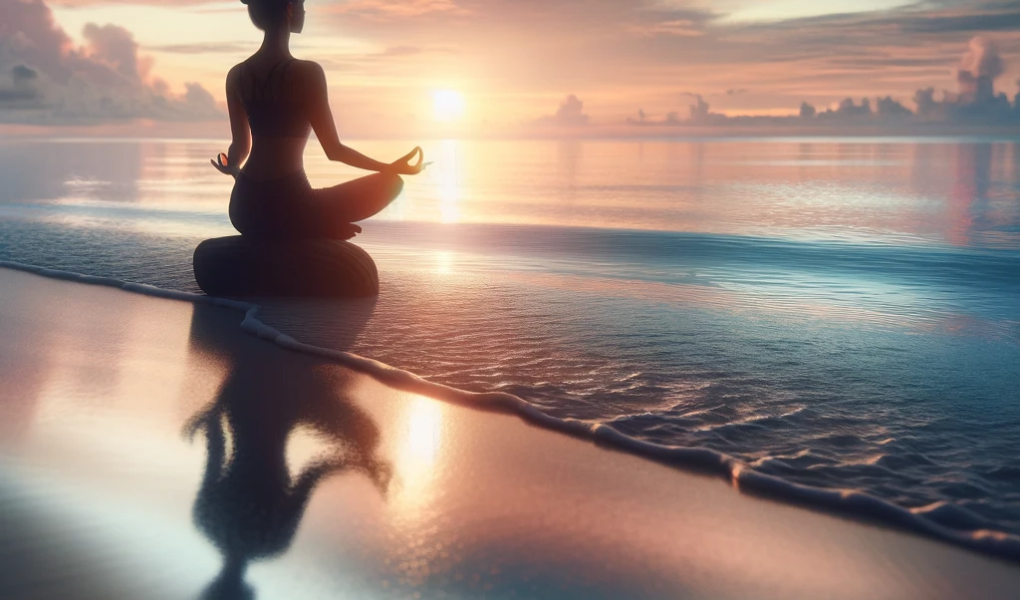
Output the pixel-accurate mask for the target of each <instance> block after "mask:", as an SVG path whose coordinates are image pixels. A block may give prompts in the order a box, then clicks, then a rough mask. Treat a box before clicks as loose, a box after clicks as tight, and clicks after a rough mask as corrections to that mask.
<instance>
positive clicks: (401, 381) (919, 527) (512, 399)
mask: <svg viewBox="0 0 1020 600" xmlns="http://www.w3.org/2000/svg"><path fill="white" fill-rule="evenodd" d="M3 269H11V270H15V271H23V272H28V273H33V274H36V275H40V276H43V277H49V278H54V279H60V280H64V281H71V282H77V283H86V284H91V285H99V286H104V287H110V288H116V289H122V290H124V291H128V292H133V293H136V294H141V295H145V296H150V297H156V298H164V299H172V300H180V301H185V302H189V303H193V304H206V305H212V306H216V307H221V308H229V309H233V310H237V311H241V312H243V314H244V318H243V320H242V321H241V324H240V327H241V329H242V331H244V332H245V333H247V334H250V335H253V336H255V337H257V338H260V339H262V340H265V341H269V342H272V343H273V344H274V345H276V346H279V347H281V348H283V349H286V350H290V351H296V352H298V353H301V354H305V355H308V356H314V357H317V358H320V359H325V360H328V361H331V362H334V363H336V364H339V365H341V366H343V367H346V368H350V369H354V370H355V371H358V372H361V373H364V374H366V375H368V376H370V377H373V378H374V379H376V380H377V381H379V382H380V383H382V384H383V385H386V386H389V387H391V388H394V389H397V390H401V391H406V392H411V393H417V394H422V395H425V396H429V397H431V398H434V399H437V400H440V401H444V402H450V403H453V404H457V405H462V406H467V407H470V408H475V409H483V410H490V411H497V412H504V413H509V414H513V415H516V416H517V417H519V418H520V419H521V420H523V421H524V422H525V423H529V424H533V425H537V426H539V427H541V428H543V429H549V430H552V431H555V432H559V433H566V434H568V435H570V436H572V437H575V438H580V439H584V440H587V441H589V442H592V443H594V444H595V445H598V446H606V447H609V448H612V449H614V450H617V451H622V452H625V453H628V454H631V455H634V456H637V457H640V458H642V459H646V460H651V461H654V462H659V463H664V464H666V465H669V466H671V467H674V468H676V469H679V470H681V471H688V472H690V471H694V472H698V473H707V474H711V475H713V476H714V477H716V478H718V479H722V480H723V481H725V482H727V483H728V484H729V485H730V486H731V487H733V488H735V489H736V490H738V491H740V492H741V493H743V494H749V495H752V496H762V497H765V498H769V499H772V500H779V501H782V502H785V503H788V504H791V505H796V506H801V507H805V508H809V509H812V510H814V511H819V512H822V513H831V514H834V515H837V516H844V517H851V518H854V519H856V520H860V521H863V522H868V523H877V524H881V525H883V526H886V527H889V528H891V529H895V530H900V531H907V532H911V533H913V534H918V535H921V536H924V537H927V538H930V539H934V540H939V541H942V542H946V543H949V544H951V545H955V546H959V547H963V548H967V549H968V550H971V551H975V552H978V553H981V554H985V555H988V556H992V557H996V558H1000V559H1005V560H1008V561H1011V562H1013V563H1020V536H1014V535H1010V534H1007V533H1004V532H999V531H991V530H977V531H974V532H971V533H965V532H961V531H958V530H953V529H950V528H947V527H944V526H941V525H939V524H937V523H935V522H933V521H931V520H929V519H926V518H925V517H924V516H922V515H919V514H916V513H914V512H912V511H910V510H908V509H905V508H902V507H900V506H898V505H895V504H893V503H891V502H887V501H885V500H882V499H879V498H877V497H874V496H871V495H868V494H865V493H862V492H858V491H854V490H838V489H825V488H816V487H812V486H806V485H801V484H796V483H792V482H789V481H786V480H784V479H781V478H779V477H775V476H771V475H766V474H763V473H760V472H757V471H755V470H754V469H752V468H750V467H748V466H747V465H746V464H745V463H743V462H742V461H739V460H737V459H735V458H733V457H730V456H728V455H726V454H723V453H721V452H717V451H714V450H709V449H706V448H686V447H677V446H667V445H662V444H655V443H651V442H646V441H641V440H637V439H635V438H631V437H628V436H626V435H624V434H622V433H619V432H617V431H615V430H613V429H611V428H610V427H608V426H605V425H603V424H599V423H594V424H593V423H589V422H585V421H579V420H572V419H559V418H555V417H551V416H548V415H546V414H545V413H542V412H541V411H539V410H538V409H537V408H536V407H535V406H533V405H531V404H529V403H528V402H527V401H526V400H524V399H522V398H520V397H518V396H514V395H511V394H506V393H501V392H487V393H476V392H467V391H464V390H459V389H456V388H453V387H450V386H446V385H443V384H438V383H432V382H429V381H427V380H425V379H423V378H422V377H420V376H418V375H415V374H413V373H410V372H408V371H404V370H401V369H397V368H394V367H391V366H389V365H386V364H383V363H380V362H378V361H375V360H372V359H369V358H365V357H361V356H358V355H355V354H352V353H348V352H342V351H337V350H329V349H326V348H320V347H316V346H311V345H308V344H304V343H301V342H299V341H298V340H295V339H294V338H293V337H291V336H288V335H285V334H282V333H280V332H279V331H277V330H275V329H273V328H271V327H268V326H266V325H264V324H263V323H262V322H261V321H259V319H258V318H257V315H258V311H259V306H258V305H255V304H250V303H245V302H239V301H234V300H228V299H223V298H213V297H210V296H205V295H200V294H191V293H187V292H178V291H173V290H165V289H162V288H157V287H154V286H149V285H145V284H137V283H130V282H124V281H121V280H118V279H114V278H108V277H95V276H88V275H81V274H77V273H70V272H66V271H58V270H52V269H46V268H42V267H36V266H32V265H24V264H20V263H13V262H7V261H0V272H2V270H3Z"/></svg>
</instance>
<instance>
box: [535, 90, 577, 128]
mask: <svg viewBox="0 0 1020 600" xmlns="http://www.w3.org/2000/svg"><path fill="white" fill-rule="evenodd" d="M588 120H589V119H588V115H586V114H584V102H582V101H581V99H580V98H578V97H577V96H575V95H574V94H570V95H569V96H567V98H566V99H565V100H564V101H563V102H562V103H561V104H560V107H559V108H558V109H557V110H556V114H554V115H550V116H547V117H542V118H541V119H538V121H536V122H535V123H536V124H537V125H541V126H547V127H549V126H552V127H567V128H574V127H584V126H585V125H587V124H588Z"/></svg>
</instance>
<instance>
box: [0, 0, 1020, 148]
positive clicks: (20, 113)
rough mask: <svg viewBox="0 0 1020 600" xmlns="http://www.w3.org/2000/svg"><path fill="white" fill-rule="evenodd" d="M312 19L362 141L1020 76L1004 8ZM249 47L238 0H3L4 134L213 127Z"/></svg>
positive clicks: (545, 10) (741, 107) (450, 12)
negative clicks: (232, 73)
mask: <svg viewBox="0 0 1020 600" xmlns="http://www.w3.org/2000/svg"><path fill="white" fill-rule="evenodd" d="M306 10H307V22H306V28H305V33H304V34H302V35H298V36H295V37H294V38H293V40H292V42H293V48H294V53H295V55H296V56H298V57H299V58H307V59H312V60H316V61H318V62H320V63H321V64H322V65H323V67H324V68H325V69H326V73H327V77H328V78H329V82H330V86H331V90H330V93H331V102H332V104H333V107H334V111H335V115H336V117H337V121H338V125H339V126H340V129H341V130H342V131H343V132H345V133H346V134H347V135H349V136H356V137H372V136H385V137H392V136H415V135H439V136H453V135H466V136H498V135H528V134H538V133H540V132H543V131H549V130H555V131H568V130H579V129H583V130H586V131H601V132H607V133H609V134H614V135H615V134H625V133H626V132H627V131H638V130H641V131H644V130H647V129H648V128H642V127H639V126H638V125H641V124H660V123H665V124H670V123H673V122H678V121H679V120H682V119H687V118H688V117H689V116H692V117H693V116H694V113H692V112H691V111H690V110H689V107H690V106H691V105H696V104H697V103H698V96H700V97H701V101H702V103H703V105H704V110H703V111H702V112H701V113H699V114H702V115H726V116H729V117H735V116H739V115H749V116H760V115H774V116H787V115H797V114H799V111H800V107H801V104H802V102H807V103H809V104H811V105H812V106H813V107H816V108H817V110H818V111H819V112H823V111H824V110H825V109H827V108H830V107H835V106H836V105H837V104H838V103H839V102H840V101H841V100H843V99H845V98H847V97H853V98H854V99H855V100H856V101H858V102H860V101H861V99H862V98H864V97H868V98H870V102H871V103H872V105H874V106H876V111H877V110H878V109H877V104H876V99H877V98H878V97H886V96H891V98H892V99H893V100H895V101H898V102H899V103H901V104H902V105H903V106H904V107H905V108H906V109H908V110H909V111H916V110H917V106H916V104H915V102H914V96H915V92H916V91H917V90H919V89H924V88H929V87H933V88H935V90H936V91H937V92H938V91H939V90H948V91H949V92H950V95H949V96H945V97H944V99H946V100H947V101H949V100H952V99H953V98H955V96H952V94H955V93H957V92H960V91H962V88H961V85H962V84H961V81H962V80H963V79H962V78H961V71H967V72H972V73H973V75H974V77H975V78H978V77H979V76H980V75H982V74H983V73H985V71H987V75H988V77H989V79H990V80H992V81H994V83H995V87H996V91H997V92H1004V93H1005V94H1006V95H1007V96H1008V99H1009V100H1010V101H1012V99H1013V96H1014V94H1015V93H1016V91H1017V85H1016V83H1015V82H1016V79H1017V78H1018V77H1020V66H1018V64H1017V63H1018V62H1020V61H1017V60H1015V59H1016V56H1017V54H1018V52H1020V34H1018V29H1020V5H1018V3H1016V2H1005V1H999V0H978V1H963V0H930V1H927V2H902V1H898V0H853V1H851V0H827V1H825V2H819V1H817V0H811V1H808V0H775V1H771V2H770V1H761V0H757V1H756V0H719V1H715V2H708V1H707V0H543V1H538V0H307V2H306ZM975 38H976V39H975ZM260 41H261V32H259V31H258V30H256V29H255V27H254V26H252V24H251V22H250V21H249V19H248V16H247V12H246V9H245V7H244V6H243V5H242V4H241V3H240V2H239V1H236V0H234V1H229V2H204V1H202V0H172V1H171V0H166V1H162V0H45V1H43V0H32V1H30V2H25V1H23V0H0V122H2V123H3V124H2V125H0V132H7V133H23V132H30V131H31V132H38V131H48V132H59V131H74V132H82V131H86V132H93V133H95V134H97V135H101V134H104V133H109V132H117V131H120V132H123V131H146V132H150V133H152V134H153V135H168V134H179V135H202V134H206V133H209V132H210V131H215V127H216V126H210V124H209V122H210V121H222V119H223V116H222V107H221V103H222V102H223V78H224V76H225V74H226V72H227V70H228V69H229V68H230V66H232V65H233V64H235V63H237V62H239V61H241V60H243V59H244V58H246V57H247V56H248V55H250V54H251V53H252V52H253V51H254V50H255V49H256V48H257V47H258V44H259V42H260ZM979 63H980V64H979ZM968 69H969V71H968ZM982 69H984V70H985V71H982ZM196 84H197V85H196ZM938 93H940V92H938ZM937 97H941V96H937ZM952 101H953V102H955V100H952ZM893 108H895V107H893ZM696 110H697V109H696ZM671 113H673V114H672V115H671ZM894 113H895V111H893V112H889V113H888V114H894ZM931 114H935V113H934V112H932V113H931Z"/></svg>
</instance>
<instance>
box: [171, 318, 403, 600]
mask: <svg viewBox="0 0 1020 600" xmlns="http://www.w3.org/2000/svg"><path fill="white" fill-rule="evenodd" d="M198 312H202V309H200V308H198V307H196V317H195V319H194V320H193V323H192V325H193V327H192V336H193V340H195V337H196V331H195V329H196V326H197V327H199V328H200V327H201V322H202V321H203V318H202V317H201V316H199V315H198V314H197V313H198ZM234 326H235V327H236V325H234ZM235 336H236V330H235ZM198 337H205V338H206V339H207V340H208V339H209V338H208V337H207V336H202V335H199V336H198ZM248 341H249V340H245V342H248ZM250 341H251V342H253V343H254V344H255V346H252V344H242V346H244V348H240V349H231V352H230V353H229V354H227V353H221V354H220V356H221V357H222V356H226V357H228V358H229V360H230V361H231V364H230V372H229V375H228V376H227V378H226V380H225V381H224V383H223V386H222V388H221V389H220V391H219V394H218V396H217V398H216V400H215V402H213V403H212V405H211V406H208V407H206V408H205V409H203V410H202V411H200V412H199V413H198V414H197V415H195V416H194V417H192V419H191V420H190V421H189V423H188V425H187V428H186V434H187V435H188V436H189V437H192V438H193V437H194V436H195V435H196V434H198V433H199V432H200V431H201V432H204V434H205V439H206V448H207V457H206V467H205V475H204V477H203V479H202V486H201V488H200V489H199V492H198V497H197V498H196V500H195V505H194V511H193V515H194V519H195V523H196V525H197V526H198V528H199V529H200V530H201V531H202V532H203V533H204V534H205V535H206V536H207V537H208V538H209V540H210V541H212V543H213V544H214V545H215V546H216V547H217V548H218V549H219V550H220V552H221V553H222V554H223V558H224V561H223V568H222V570H221V571H220V573H219V575H218V576H217V578H216V579H215V580H214V581H213V582H212V583H211V584H210V585H209V586H208V587H207V588H206V590H205V591H204V593H203V595H202V597H203V598H210V599H212V598H215V599H217V600H226V599H234V598H252V597H254V593H253V591H252V589H251V588H250V586H248V585H247V584H246V583H245V582H244V574H245V570H246V567H247V565H248V563H249V562H251V561H253V560H257V559H264V558H269V557H272V556H275V555H278V554H281V553H283V552H284V551H285V550H286V549H287V548H288V547H289V546H290V544H291V542H292V540H293V538H294V535H295V533H296V531H297V528H298V524H299V522H300V520H301V516H302V513H303V512H304V509H305V507H306V505H307V504H308V500H309V497H310V496H311V493H312V491H313V490H314V489H315V486H316V485H317V484H318V483H319V482H321V481H322V480H323V479H324V478H326V477H328V476H329V475H332V474H337V473H341V472H350V471H354V472H359V473H362V474H364V475H366V476H367V477H368V478H369V479H370V480H371V481H372V482H373V483H374V484H375V486H376V487H378V489H379V491H380V492H381V493H385V491H386V488H387V485H388V483H389V479H390V474H391V468H390V465H389V464H388V463H387V462H386V461H384V460H382V459H381V458H380V457H378V456H377V454H376V453H377V449H378V445H379V437H380V434H379V429H378V427H377V425H376V424H375V422H374V421H372V419H371V418H370V417H369V416H368V415H367V414H365V413H364V412H363V411H362V410H360V409H359V408H358V407H356V406H355V405H354V404H353V403H352V402H351V401H350V400H349V399H348V398H347V397H346V394H345V388H346V387H347V381H346V375H344V372H343V371H341V370H339V369H336V368H334V367H332V366H330V365H328V364H322V363H321V362H319V361H316V360H314V359H310V358H308V357H305V356H301V355H298V354H296V353H289V352H285V351H282V350H280V349H278V348H275V347H273V346H272V345H271V344H267V343H266V342H263V341H260V340H255V339H252V340H250ZM206 349H208V348H206ZM281 355H282V356H281ZM298 427H308V428H311V429H312V430H314V431H315V432H316V433H318V434H319V436H320V437H322V438H325V439H326V440H328V443H327V444H325V446H326V447H328V448H329V450H328V452H326V453H325V454H323V455H321V456H320V457H318V458H317V459H315V460H313V461H311V462H310V464H308V465H307V466H305V467H304V468H303V469H302V470H301V472H300V473H298V474H297V475H296V476H293V475H292V473H291V471H290V468H289V467H288V463H287V441H288V438H289V437H290V436H291V434H292V433H293V432H294V430H295V429H296V428H298Z"/></svg>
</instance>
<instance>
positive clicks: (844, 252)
mask: <svg viewBox="0 0 1020 600" xmlns="http://www.w3.org/2000/svg"><path fill="white" fill-rule="evenodd" d="M1018 144H1020V141H1013V140H983V139H973V140H943V139H923V140H922V139H918V140H903V139H804V140H791V139H774V140H715V141H707V140H700V141H699V140H673V141H663V140H659V141H633V140H628V141H612V140H584V141H577V140H575V141H502V142H497V141H484V142H483V141H470V142H468V141H454V140H449V141H437V142H432V143H428V144H424V149H425V153H426V159H427V160H433V161H435V163H434V164H433V165H432V167H430V168H429V169H428V170H427V171H426V172H425V173H424V174H422V175H420V176H418V177H415V178H409V179H408V180H407V183H406V186H405V191H404V193H403V195H402V196H401V197H400V198H399V199H398V200H397V201H396V202H394V203H393V204H392V205H391V206H390V207H389V208H388V209H387V210H386V211H384V212H383V213H382V214H380V215H379V216H377V217H376V218H374V219H371V220H369V221H367V222H365V223H363V226H364V229H365V231H364V233H363V234H362V235H360V236H359V237H358V238H356V239H355V242H356V243H359V244H361V245H362V246H363V247H365V248H366V249H367V250H368V251H369V252H370V253H371V254H372V255H373V256H374V257H375V259H376V262H377V264H378V267H379V271H380V278H381V282H382V284H381V285H382V293H381V294H380V296H379V297H378V298H376V299H373V300H367V301H366V300H359V301H325V300H288V301H284V300H267V301H259V302H260V304H262V305H263V307H264V308H263V311H262V319H263V321H265V322H266V323H267V324H269V325H271V326H272V327H275V328H277V329H278V330H280V331H282V332H284V333H287V334H290V335H292V336H294V337H296V338H297V339H299V340H301V341H303V342H306V343H309V344H313V345H317V346H323V347H327V348H333V349H339V350H347V351H351V352H354V353H357V354H361V355H364V356H368V357H371V358H374V359H377V360H380V361H382V362H385V363H388V364H391V365H394V366H397V367H401V368H403V369H406V370H409V371H412V372H415V373H417V374H420V375H422V376H423V377H425V378H427V379H429V380H432V381H436V382H440V383H445V384H449V385H453V386H456V387H460V388H464V389H468V390H473V391H491V390H498V391H504V392H510V393H513V394H515V395H517V396H519V397H521V398H523V399H525V400H526V401H527V402H529V403H530V404H532V405H534V406H536V407H538V408H539V409H540V410H541V411H542V412H544V413H546V414H549V415H551V416H554V417H560V418H572V419H578V420H582V421H587V422H591V423H601V424H605V425H606V426H608V427H610V428H612V429H614V430H617V431H619V432H620V433H622V434H625V435H627V436H630V437H633V438H636V439H639V440H644V441H649V442H655V443H659V444H665V445H670V446H679V447H705V448H709V449H712V450H715V451H718V452H721V453H724V454H726V455H729V456H733V457H735V458H737V459H740V460H742V461H745V462H746V463H748V464H749V465H751V466H752V467H754V468H755V469H756V470H758V471H761V472H763V473H766V474H769V475H775V476H778V477H781V478H783V479H786V480H788V481H791V482H794V483H800V484H806V485H810V486H814V487H819V488H827V489H854V490H860V491H863V492H867V493H869V494H871V495H874V496H877V497H878V498H881V499H884V500H887V501H889V502H892V503H894V504H897V505H899V506H902V507H904V508H907V509H909V510H912V511H914V512H915V513H917V514H920V515H923V516H924V517H925V518H928V519H931V520H933V521H935V522H937V523H939V524H941V525H944V526H947V527H950V528H953V529H957V530H960V531H963V532H973V531H976V530H981V529H991V530H996V531H1005V532H1009V533H1014V534H1020V466H1018V465H1017V464H1016V454H1017V449H1018V448H1020V145H1018ZM352 145H354V146H355V147H357V148H359V149H361V150H363V151H365V152H366V153H368V154H370V155H377V156H379V157H380V158H387V157H396V156H399V155H401V154H402V153H403V151H406V150H407V149H409V147H410V146H411V144H410V143H400V142H365V143H361V144H352ZM224 149H225V144H220V143H216V142H211V141H114V140H105V141H103V140H99V141H97V140H87V141H85V140H46V141H41V140H10V139H8V140H3V141H0V181H2V182H3V184H2V185H0V260H10V261H17V262H22V263H28V264H33V265H42V266H46V267H50V268H56V269H64V270H69V271H74V272H79V273H86V274H91V275H102V276H111V277H117V278H121V279H126V280H130V281H137V282H142V283H148V284H153V285H157V286H161V287H165V288H170V289H176V290H182V291H197V287H196V285H195V283H194V280H193V278H192V275H191V262H190V261H191V252H192V250H193V248H194V247H195V245H196V244H197V243H198V242H199V241H200V240H202V239H205V238H208V237H214V236H220V235H230V234H231V233H232V228H231V226H230V223H229V221H228V220H227V217H226V206H227V200H228V197H229V193H230V184H231V181H230V179H229V178H227V177H224V176H222V175H220V174H219V173H217V172H216V171H215V170H214V169H213V168H212V167H211V166H210V165H209V164H208V159H209V158H211V157H213V156H214V155H215V154H216V153H217V152H219V151H222V150H224ZM306 167H307V171H308V174H309V178H310V179H311V180H312V182H313V184H316V185H327V184H330V183H333V182H338V181H342V180H345V179H348V178H350V177H353V176H355V175H356V173H355V172H354V171H352V170H350V169H348V168H346V167H343V166H342V165H335V164H330V163H328V162H327V161H326V160H325V159H324V158H322V157H321V152H320V151H319V149H318V148H317V147H316V146H314V143H313V144H310V146H309V151H308V158H307V163H306ZM97 309H98V308H97Z"/></svg>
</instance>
